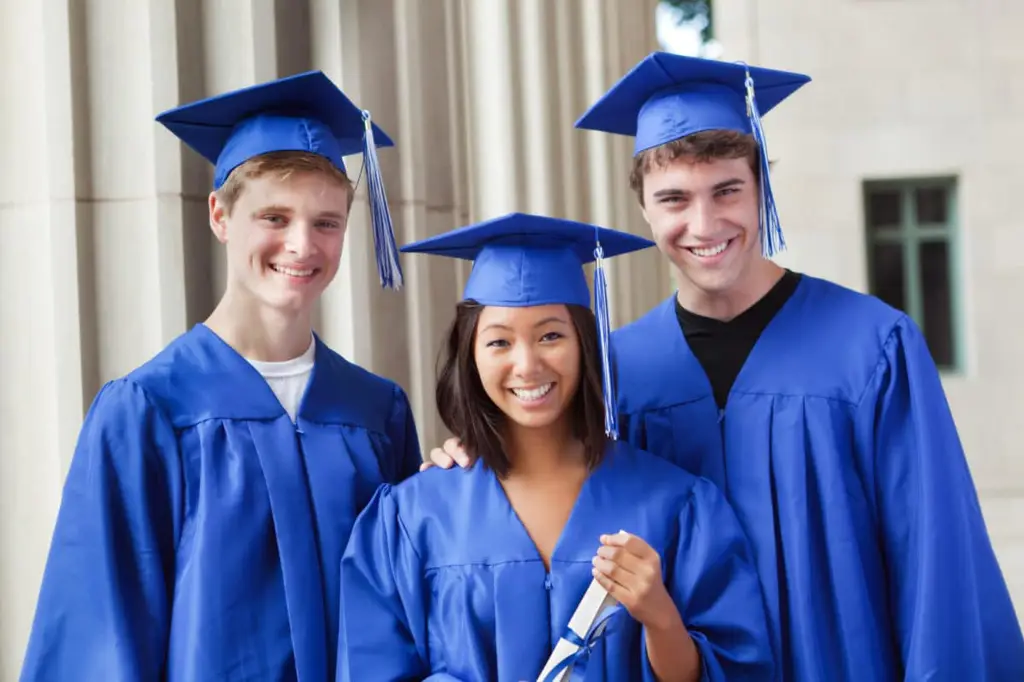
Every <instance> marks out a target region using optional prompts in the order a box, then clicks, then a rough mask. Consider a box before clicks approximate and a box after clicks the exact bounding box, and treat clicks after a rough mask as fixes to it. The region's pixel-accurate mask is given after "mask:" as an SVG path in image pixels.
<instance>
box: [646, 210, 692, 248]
mask: <svg viewBox="0 0 1024 682" xmlns="http://www.w3.org/2000/svg"><path fill="white" fill-rule="evenodd" d="M684 224H685V218H684V215H683V212H682V211H674V212H669V211H667V210H665V209H656V210H655V211H654V212H653V213H652V214H651V222H650V225H651V238H652V239H654V241H655V242H657V243H658V244H665V243H667V242H672V241H674V240H675V239H676V238H677V237H678V236H679V234H680V233H681V232H682V231H683V225H684Z"/></svg>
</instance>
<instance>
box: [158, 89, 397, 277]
mask: <svg viewBox="0 0 1024 682" xmlns="http://www.w3.org/2000/svg"><path fill="white" fill-rule="evenodd" d="M156 120H157V121H159V122H160V123H162V124H163V125H164V126H166V127H167V129H168V130H170V131H171V132H172V133H174V134H175V135H176V136H177V137H178V138H179V139H181V141H183V142H184V143H185V144H187V145H188V146H189V147H191V148H192V149H193V150H195V151H196V152H197V153H198V154H200V155H201V156H203V157H204V158H206V159H207V160H208V161H210V163H212V164H213V165H214V177H213V187H214V189H218V188H220V187H221V185H223V184H224V182H225V181H226V180H227V178H228V176H229V175H230V174H231V171H232V170H234V169H235V168H237V167H238V166H239V165H241V164H242V163H244V162H245V161H247V160H249V159H251V158H253V157H255V156H259V155H261V154H267V153H270V152H278V151H302V152H309V153H312V154H318V155H320V156H323V157H324V158H326V159H327V160H328V161H330V162H331V163H333V164H334V165H335V166H336V167H337V168H338V169H339V170H341V171H342V172H343V173H346V174H347V171H346V169H345V163H344V159H343V157H344V156H348V155H353V154H359V153H361V154H362V155H363V166H364V168H365V169H366V177H367V185H368V193H369V198H370V215H371V221H372V223H373V234H374V242H375V247H376V252H377V268H378V272H379V274H380V281H381V285H383V286H384V287H386V288H394V289H398V288H400V287H401V286H402V269H401V265H400V264H399V261H398V251H397V248H396V246H395V237H394V229H393V226H392V222H391V214H390V211H389V210H388V202H387V195H386V193H385V191H384V183H383V179H382V177H381V173H380V164H379V163H378V159H377V148H378V147H391V146H393V145H394V142H392V140H391V138H390V137H388V135H387V134H386V133H385V132H384V131H383V130H381V129H380V127H378V126H377V124H376V123H373V122H372V121H371V120H370V113H369V112H368V111H365V110H363V109H360V108H359V107H357V106H356V105H355V104H353V103H352V101H351V100H349V98H348V97H347V96H346V95H345V94H344V93H343V92H342V91H341V90H340V89H339V88H338V87H337V86H336V85H335V84H334V83H333V82H332V81H331V79H330V78H328V77H327V76H326V75H325V74H324V73H323V72H322V71H309V72H306V73H300V74H296V75H294V76H287V77H285V78H280V79H278V80H274V81H269V82H266V83H260V84H257V85H252V86H248V87H244V88H240V89H238V90H233V91H231V92H227V93H223V94H220V95H216V96H213V97H210V98H207V99H203V100H200V101H197V102H192V103H189V104H185V105H183V106H180V107H177V108H174V109H170V110H168V111H165V112H163V113H161V114H160V115H158V116H157V117H156ZM350 177H351V176H350Z"/></svg>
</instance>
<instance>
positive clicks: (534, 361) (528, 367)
mask: <svg viewBox="0 0 1024 682" xmlns="http://www.w3.org/2000/svg"><path fill="white" fill-rule="evenodd" d="M513 357H514V361H515V364H514V366H513V368H514V371H515V374H516V376H517V377H520V378H522V379H529V378H531V377H533V376H534V375H536V374H537V373H538V372H539V371H540V368H541V367H542V366H543V361H542V360H541V358H540V354H539V353H538V352H537V349H536V348H534V346H533V344H531V343H520V344H518V345H517V346H516V348H515V352H514V355H513Z"/></svg>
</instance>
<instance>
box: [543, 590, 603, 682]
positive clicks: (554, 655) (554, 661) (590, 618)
mask: <svg viewBox="0 0 1024 682" xmlns="http://www.w3.org/2000/svg"><path fill="white" fill-rule="evenodd" d="M616 603H618V602H616V601H615V598H614V597H612V596H611V595H609V594H608V590H606V589H604V588H603V587H601V584H600V583H599V582H597V580H592V581H591V582H590V587H588V588H587V591H586V592H584V593H583V598H582V599H580V603H579V605H578V606H577V607H576V611H575V612H574V613H573V614H572V618H570V619H569V629H571V630H572V631H573V632H575V633H576V634H577V635H578V636H579V638H580V639H581V640H583V639H585V638H586V636H587V632H589V631H590V628H591V627H592V626H593V625H594V623H595V622H597V618H598V616H600V615H601V613H602V612H603V611H604V610H605V609H606V608H608V607H610V606H614V605H615V604H616ZM577 651H579V646H578V645H577V644H574V643H572V642H570V641H569V640H567V639H565V637H562V638H560V639H559V640H558V643H557V644H556V645H555V648H554V650H553V651H552V652H551V656H550V657H549V658H548V662H547V664H545V666H544V669H543V670H542V671H541V673H540V677H538V678H537V682H544V680H545V679H546V678H547V676H548V675H550V674H551V671H552V670H553V669H554V668H555V667H556V666H557V665H558V664H559V663H561V662H562V661H564V660H565V659H566V658H569V657H570V656H572V655H574V654H575V653H576V652H577ZM571 673H572V666H571V665H570V666H569V667H567V668H565V669H564V670H561V671H559V673H558V675H557V676H555V678H554V680H553V681H552V682H565V680H567V679H569V675H570V674H571Z"/></svg>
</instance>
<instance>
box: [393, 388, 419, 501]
mask: <svg viewBox="0 0 1024 682" xmlns="http://www.w3.org/2000/svg"><path fill="white" fill-rule="evenodd" d="M388 436H389V439H390V441H391V456H392V457H393V458H394V461H393V474H392V476H391V480H390V481H388V482H389V483H401V482H402V481H404V480H405V479H407V478H409V477H410V476H412V475H413V474H415V473H417V472H418V471H419V470H420V464H422V463H423V455H422V451H421V450H420V441H419V436H418V435H417V433H416V420H415V418H414V417H413V413H412V407H411V406H410V405H409V398H408V396H406V394H405V391H403V390H402V389H401V388H399V387H398V386H395V398H394V401H393V403H392V409H391V415H390V416H389V418H388Z"/></svg>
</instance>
